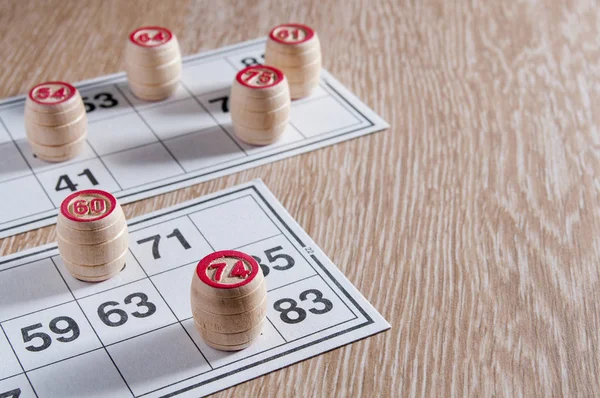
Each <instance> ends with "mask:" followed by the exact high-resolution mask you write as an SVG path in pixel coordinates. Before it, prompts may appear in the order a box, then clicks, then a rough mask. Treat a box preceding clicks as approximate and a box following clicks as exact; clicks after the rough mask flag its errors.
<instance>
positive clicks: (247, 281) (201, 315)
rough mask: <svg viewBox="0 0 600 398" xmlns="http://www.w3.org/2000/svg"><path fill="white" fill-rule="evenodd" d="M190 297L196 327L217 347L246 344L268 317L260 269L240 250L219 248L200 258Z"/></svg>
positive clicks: (232, 348) (236, 347)
mask: <svg viewBox="0 0 600 398" xmlns="http://www.w3.org/2000/svg"><path fill="white" fill-rule="evenodd" d="M190 299H191V308H192V314H193V315H194V323H195V325H196V329H197V330H198V332H199V333H200V335H201V336H202V338H203V339H204V341H205V342H206V344H208V345H209V346H211V347H213V348H215V349H218V350H223V351H237V350H241V349H244V348H246V347H248V346H249V345H250V344H252V342H253V341H254V340H255V339H256V338H257V337H258V336H259V335H260V333H261V331H262V327H263V324H264V322H265V318H266V316H267V287H266V284H265V278H264V275H263V272H262V270H261V268H260V266H259V264H258V263H257V262H256V260H255V259H254V258H253V257H251V256H249V255H247V254H246V253H242V252H239V251H234V250H224V251H218V252H215V253H212V254H210V255H208V256H206V257H204V258H203V259H202V260H200V262H199V263H198V265H197V267H196V269H195V272H194V275H193V277H192V288H191V294H190Z"/></svg>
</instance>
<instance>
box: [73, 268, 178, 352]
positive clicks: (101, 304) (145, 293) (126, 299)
mask: <svg viewBox="0 0 600 398" xmlns="http://www.w3.org/2000/svg"><path fill="white" fill-rule="evenodd" d="M79 304H80V305H81V308H82V309H83V311H84V312H85V313H86V315H87V317H88V319H89V320H90V322H91V323H92V326H93V327H94V330H96V332H97V333H98V336H99V337H100V340H102V342H103V343H104V344H105V345H108V344H114V343H116V342H118V341H121V340H124V339H128V338H131V337H134V336H138V335H140V334H143V333H147V332H150V331H152V330H154V329H158V328H160V327H163V326H166V325H168V324H171V323H174V322H176V321H177V320H176V319H175V317H174V316H173V314H172V313H171V311H170V310H169V308H168V307H167V305H166V304H165V302H164V301H163V299H162V298H161V297H160V295H159V294H158V292H157V291H156V289H155V288H154V286H152V283H151V282H150V281H149V280H148V279H143V280H141V281H138V282H134V283H130V284H128V285H124V286H120V287H118V288H115V289H111V290H107V291H105V292H102V293H98V294H94V295H92V296H88V297H86V298H84V299H80V300H79Z"/></svg>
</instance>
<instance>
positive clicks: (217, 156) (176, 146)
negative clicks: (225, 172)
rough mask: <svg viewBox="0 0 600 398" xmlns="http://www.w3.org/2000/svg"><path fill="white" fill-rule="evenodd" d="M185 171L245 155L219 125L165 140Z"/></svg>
mask: <svg viewBox="0 0 600 398" xmlns="http://www.w3.org/2000/svg"><path fill="white" fill-rule="evenodd" d="M165 145H166V146H167V147H168V148H169V150H170V151H171V153H172V154H173V156H175V157H176V158H177V160H178V161H179V163H180V164H181V166H183V168H184V169H185V171H186V172H190V171H194V170H199V169H202V168H205V167H210V166H215V165H218V164H220V163H224V162H228V161H231V160H234V159H239V158H241V157H244V156H246V155H245V154H244V152H243V151H242V150H241V149H240V148H239V147H238V146H237V145H236V143H235V142H234V141H233V140H232V139H231V138H230V137H229V136H228V135H227V133H226V132H225V131H223V130H222V129H221V128H219V127H215V128H212V129H208V130H203V131H199V132H197V133H192V134H188V135H184V136H181V137H177V138H174V139H172V140H169V141H165Z"/></svg>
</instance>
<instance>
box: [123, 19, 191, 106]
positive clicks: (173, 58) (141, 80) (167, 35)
mask: <svg viewBox="0 0 600 398" xmlns="http://www.w3.org/2000/svg"><path fill="white" fill-rule="evenodd" d="M125 70H126V72H127V82H128V85H129V88H130V89H131V91H132V92H133V93H134V94H135V95H136V97H138V98H140V99H143V100H146V101H160V100H162V99H165V98H167V97H169V96H171V95H173V93H175V90H176V89H177V87H178V85H179V78H180V76H181V52H180V50H179V44H178V42H177V37H176V36H175V34H173V32H171V31H170V30H169V29H167V28H163V27H160V26H145V27H142V28H139V29H136V30H135V31H134V32H132V33H131V34H130V35H129V40H128V41H127V46H126V48H125Z"/></svg>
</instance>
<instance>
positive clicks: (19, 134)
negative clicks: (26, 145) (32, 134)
mask: <svg viewBox="0 0 600 398" xmlns="http://www.w3.org/2000/svg"><path fill="white" fill-rule="evenodd" d="M0 119H2V122H3V123H4V126H6V128H7V130H8V132H9V133H10V136H11V137H12V138H13V140H15V141H17V140H20V139H25V138H27V134H25V101H23V102H22V103H19V104H18V105H13V106H8V107H6V108H4V109H2V110H0Z"/></svg>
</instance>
